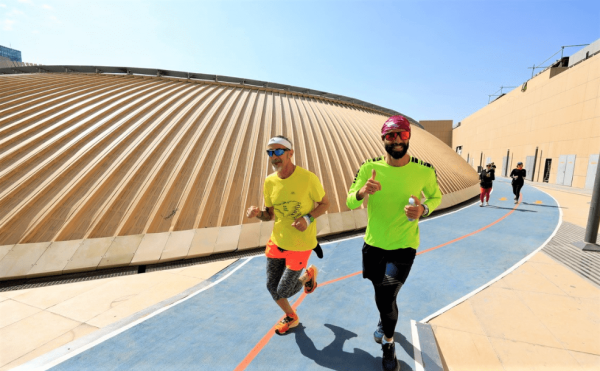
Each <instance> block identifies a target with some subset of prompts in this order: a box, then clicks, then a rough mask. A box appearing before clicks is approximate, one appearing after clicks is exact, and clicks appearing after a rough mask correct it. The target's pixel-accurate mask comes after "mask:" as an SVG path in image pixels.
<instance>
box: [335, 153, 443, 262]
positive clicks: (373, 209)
mask: <svg viewBox="0 0 600 371" xmlns="http://www.w3.org/2000/svg"><path fill="white" fill-rule="evenodd" d="M373 169H375V172H376V175H375V180H377V181H378V182H380V183H381V190H380V191H378V192H375V193H374V194H372V195H370V196H369V202H368V205H367V213H368V215H369V220H368V223H367V231H366V233H365V242H366V243H367V244H369V245H371V246H376V247H379V248H381V249H384V250H397V249H404V248H407V247H412V248H414V249H418V248H419V242H420V241H419V223H417V221H413V222H411V221H409V220H408V218H407V216H406V214H405V213H404V207H405V206H406V205H408V204H409V203H408V199H409V198H410V196H411V195H414V196H415V197H420V195H421V191H423V194H424V195H425V198H426V199H427V200H426V201H425V202H424V204H427V206H428V207H429V215H431V213H432V212H433V210H435V208H436V207H438V206H439V205H440V203H441V202H442V193H441V192H440V187H439V186H438V182H437V176H436V174H435V169H434V168H433V166H431V165H430V164H428V163H426V162H423V161H421V160H418V159H416V158H414V157H411V158H410V162H409V163H408V164H406V165H404V166H401V167H394V166H390V165H388V163H387V162H385V157H383V156H381V157H376V158H374V159H371V160H367V161H365V162H364V163H363V164H362V165H361V167H360V170H358V173H357V174H356V177H355V178H354V183H352V186H351V187H350V190H349V191H348V198H347V199H346V205H347V206H348V207H349V208H350V209H356V208H357V207H359V206H360V205H361V204H362V203H363V200H360V201H359V200H357V199H356V193H357V192H358V191H359V190H360V189H361V188H362V187H363V186H364V185H365V183H366V182H367V180H368V179H369V178H371V176H372V170H373Z"/></svg>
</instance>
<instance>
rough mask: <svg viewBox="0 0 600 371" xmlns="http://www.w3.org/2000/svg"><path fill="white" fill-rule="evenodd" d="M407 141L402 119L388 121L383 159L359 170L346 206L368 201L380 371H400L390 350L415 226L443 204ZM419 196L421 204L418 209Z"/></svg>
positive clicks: (367, 261) (367, 269)
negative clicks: (381, 352) (380, 351)
mask: <svg viewBox="0 0 600 371" xmlns="http://www.w3.org/2000/svg"><path fill="white" fill-rule="evenodd" d="M410 136H411V128H410V123H409V122H408V120H407V119H406V118H405V117H403V116H392V117H390V118H389V119H388V120H387V121H386V122H385V123H384V124H383V127H382V128H381V139H382V141H383V145H384V148H385V151H386V152H387V153H386V154H385V155H384V156H381V157H376V158H374V159H370V160H367V161H365V162H364V163H363V164H362V166H361V167H360V170H358V173H357V174H356V177H355V178H354V183H352V186H351V187H350V190H349V191H348V198H347V200H346V205H347V206H348V207H349V208H350V209H356V208H357V207H359V206H360V205H361V204H362V202H363V200H364V199H365V197H367V195H368V196H369V203H368V206H367V211H368V215H369V219H368V223H367V230H366V233H365V243H364V245H363V249H362V256H363V277H364V278H368V279H370V280H371V282H372V284H373V287H374V289H375V303H376V305H377V309H378V310H379V324H378V325H377V329H376V330H375V333H374V334H373V335H374V338H375V341H376V342H377V343H381V344H382V350H383V357H382V358H383V359H382V365H383V370H384V371H392V370H393V371H397V370H399V369H400V364H399V363H398V359H397V358H396V350H395V346H394V330H395V328H396V323H397V322H398V305H397V303H396V297H397V296H398V292H399V291H400V288H401V287H402V285H403V284H404V283H405V281H406V278H407V277H408V273H409V272H410V269H411V267H412V264H413V262H414V259H415V256H416V253H417V248H418V247H419V224H418V220H419V218H421V217H423V216H428V215H430V214H431V212H433V210H434V209H435V208H436V207H438V206H439V204H440V202H441V201H442V194H441V192H440V188H439V186H438V182H437V176H436V173H435V169H434V168H433V166H431V165H430V164H428V163H426V162H423V161H421V160H419V159H417V158H415V157H412V156H410V155H408V153H407V152H408V147H409V141H410ZM421 194H423V195H424V196H425V199H426V201H425V202H423V203H421Z"/></svg>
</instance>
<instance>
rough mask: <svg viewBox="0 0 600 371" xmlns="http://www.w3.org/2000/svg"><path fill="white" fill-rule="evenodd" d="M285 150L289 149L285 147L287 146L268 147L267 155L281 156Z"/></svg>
mask: <svg viewBox="0 0 600 371" xmlns="http://www.w3.org/2000/svg"><path fill="white" fill-rule="evenodd" d="M285 151H289V149H287V148H277V149H268V150H267V155H269V157H273V155H275V156H281V155H283V154H284V153H285Z"/></svg>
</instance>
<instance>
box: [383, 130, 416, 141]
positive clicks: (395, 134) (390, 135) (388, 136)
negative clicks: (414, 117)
mask: <svg viewBox="0 0 600 371" xmlns="http://www.w3.org/2000/svg"><path fill="white" fill-rule="evenodd" d="M398 136H400V139H402V140H408V139H410V131H400V132H398V131H394V132H392V133H387V134H385V135H384V136H383V138H384V139H385V140H387V141H390V142H393V141H395V140H396V138H397V137H398Z"/></svg>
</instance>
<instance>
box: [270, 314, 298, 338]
mask: <svg viewBox="0 0 600 371" xmlns="http://www.w3.org/2000/svg"><path fill="white" fill-rule="evenodd" d="M298 324H300V318H299V317H298V315H297V314H296V313H293V314H286V315H285V317H283V319H282V320H281V321H280V322H279V323H278V324H277V327H275V333H276V334H277V335H283V334H285V333H286V332H288V331H289V330H290V329H291V328H294V327H296V326H298Z"/></svg>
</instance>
